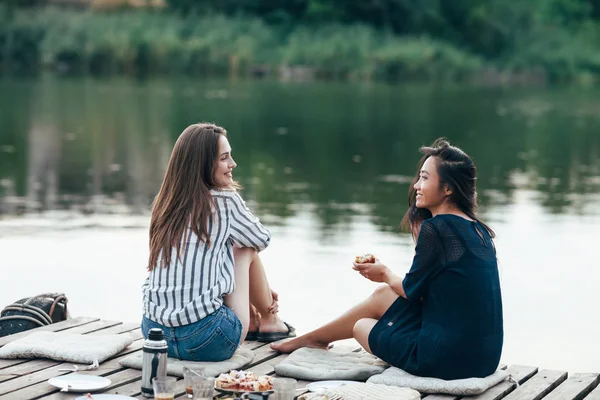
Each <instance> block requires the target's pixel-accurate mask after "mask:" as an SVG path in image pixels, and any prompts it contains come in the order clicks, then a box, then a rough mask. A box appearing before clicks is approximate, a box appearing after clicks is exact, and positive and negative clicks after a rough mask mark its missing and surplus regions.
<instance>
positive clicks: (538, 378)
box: [505, 369, 567, 400]
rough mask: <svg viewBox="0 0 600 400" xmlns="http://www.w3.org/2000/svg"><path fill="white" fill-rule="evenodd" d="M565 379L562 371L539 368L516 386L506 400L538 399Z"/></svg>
mask: <svg viewBox="0 0 600 400" xmlns="http://www.w3.org/2000/svg"><path fill="white" fill-rule="evenodd" d="M566 379H567V373H566V372H564V371H552V370H547V369H544V370H541V371H539V372H538V373H537V374H536V375H534V376H533V377H532V378H530V379H528V380H527V381H526V382H525V383H523V385H521V386H519V387H518V388H516V389H515V390H514V391H512V392H511V393H510V394H509V395H508V396H506V397H505V399H506V400H539V399H541V398H542V397H544V396H545V395H547V394H548V393H550V392H551V391H552V390H553V389H554V388H555V387H557V386H558V385H560V384H561V383H562V382H564V381H565V380H566Z"/></svg>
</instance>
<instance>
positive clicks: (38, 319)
mask: <svg viewBox="0 0 600 400" xmlns="http://www.w3.org/2000/svg"><path fill="white" fill-rule="evenodd" d="M40 298H42V299H47V298H51V299H54V300H53V302H52V305H51V306H50V310H49V312H48V313H46V312H45V311H44V310H42V309H41V308H39V307H36V306H32V305H31V304H30V303H32V302H33V301H34V300H36V299H40ZM67 301H68V300H67V297H66V296H65V294H64V293H43V294H40V295H37V296H32V297H30V298H29V299H27V300H26V301H25V302H24V303H13V304H10V305H9V306H7V307H5V308H4V310H2V313H4V312H5V311H19V312H21V313H23V314H31V315H33V316H34V317H30V316H29V315H9V316H5V317H0V321H6V320H11V319H23V320H27V321H31V322H35V323H36V324H38V325H39V326H44V325H50V324H52V315H53V314H54V310H55V308H56V305H57V304H59V303H60V304H62V305H63V310H64V317H65V319H66V318H67Z"/></svg>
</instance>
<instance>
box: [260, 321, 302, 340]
mask: <svg viewBox="0 0 600 400" xmlns="http://www.w3.org/2000/svg"><path fill="white" fill-rule="evenodd" d="M283 323H284V324H285V326H287V328H288V330H287V331H286V332H258V334H257V336H256V340H258V341H259V342H263V343H271V342H276V341H278V340H281V339H286V338H292V337H296V328H294V327H293V326H291V325H290V324H288V323H287V322H285V321H283Z"/></svg>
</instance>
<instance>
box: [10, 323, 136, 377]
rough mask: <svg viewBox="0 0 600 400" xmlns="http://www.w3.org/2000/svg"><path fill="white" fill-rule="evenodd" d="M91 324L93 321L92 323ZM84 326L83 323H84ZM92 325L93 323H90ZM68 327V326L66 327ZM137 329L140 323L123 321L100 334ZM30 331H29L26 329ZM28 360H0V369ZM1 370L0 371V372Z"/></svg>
mask: <svg viewBox="0 0 600 400" xmlns="http://www.w3.org/2000/svg"><path fill="white" fill-rule="evenodd" d="M92 324H93V323H92ZM84 326H85V325H84ZM84 326H80V327H81V328H83V327H84ZM91 326H93V325H91ZM67 329H70V328H67ZM136 329H137V330H139V329H140V324H136V323H125V324H120V325H116V326H111V327H109V328H106V329H102V332H100V333H102V334H105V333H106V334H108V333H124V332H132V331H135V330H136ZM92 331H93V330H89V332H92ZM28 332H31V331H28ZM71 332H72V330H69V333H71ZM82 332H83V333H87V332H86V330H84V331H82ZM133 337H134V339H135V340H137V339H140V338H141V337H142V334H141V331H140V332H139V335H133ZM29 361H30V360H26V359H16V360H0V370H2V369H4V368H8V367H12V366H13V365H18V364H23V363H26V362H29ZM2 372H3V371H0V374H1V373H2Z"/></svg>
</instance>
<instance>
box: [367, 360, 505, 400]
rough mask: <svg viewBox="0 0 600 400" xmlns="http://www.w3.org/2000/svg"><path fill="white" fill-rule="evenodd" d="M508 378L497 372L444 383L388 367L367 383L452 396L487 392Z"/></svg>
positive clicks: (440, 380) (500, 371) (499, 371)
mask: <svg viewBox="0 0 600 400" xmlns="http://www.w3.org/2000/svg"><path fill="white" fill-rule="evenodd" d="M508 377H509V374H508V372H506V371H503V370H497V371H496V372H494V373H493V374H492V375H490V376H487V377H485V378H467V379H456V380H451V381H446V380H443V379H437V378H423V377H420V376H415V375H411V374H409V373H408V372H406V371H403V370H401V369H400V368H395V367H390V368H388V369H386V370H385V371H384V372H383V373H382V374H379V375H374V376H372V377H370V378H369V380H368V381H367V382H369V383H378V384H384V385H392V386H400V387H407V388H411V389H415V390H418V391H419V392H421V393H444V394H453V395H463V396H468V395H475V394H480V393H483V392H485V391H486V390H488V389H489V388H491V387H492V386H494V385H497V384H498V383H500V382H502V381H503V380H505V379H506V378H508Z"/></svg>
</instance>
